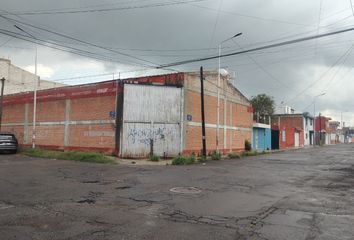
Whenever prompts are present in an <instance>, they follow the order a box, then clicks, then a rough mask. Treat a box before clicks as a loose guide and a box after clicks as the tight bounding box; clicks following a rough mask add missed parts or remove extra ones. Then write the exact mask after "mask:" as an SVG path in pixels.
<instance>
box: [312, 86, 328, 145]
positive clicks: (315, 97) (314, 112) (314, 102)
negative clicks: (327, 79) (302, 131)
mask: <svg viewBox="0 0 354 240" xmlns="http://www.w3.org/2000/svg"><path fill="white" fill-rule="evenodd" d="M324 95H326V93H321V94H319V95H317V96H314V98H313V145H314V146H315V145H317V144H316V99H317V98H318V97H321V96H324Z"/></svg>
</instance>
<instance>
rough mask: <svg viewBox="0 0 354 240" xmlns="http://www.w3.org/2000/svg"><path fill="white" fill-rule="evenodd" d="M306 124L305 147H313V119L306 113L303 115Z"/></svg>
mask: <svg viewBox="0 0 354 240" xmlns="http://www.w3.org/2000/svg"><path fill="white" fill-rule="evenodd" d="M302 116H303V122H304V146H310V145H313V140H314V139H313V136H314V134H313V117H312V116H311V115H310V114H309V113H308V112H305V113H303V114H302Z"/></svg>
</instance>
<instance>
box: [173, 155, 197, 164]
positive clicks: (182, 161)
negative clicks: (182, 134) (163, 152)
mask: <svg viewBox="0 0 354 240" xmlns="http://www.w3.org/2000/svg"><path fill="white" fill-rule="evenodd" d="M193 163H195V156H193V155H192V156H188V157H185V156H177V157H175V158H174V159H173V160H172V165H189V164H193Z"/></svg>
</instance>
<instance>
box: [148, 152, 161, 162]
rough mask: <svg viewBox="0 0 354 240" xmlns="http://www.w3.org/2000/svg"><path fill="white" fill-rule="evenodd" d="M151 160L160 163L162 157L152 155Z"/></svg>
mask: <svg viewBox="0 0 354 240" xmlns="http://www.w3.org/2000/svg"><path fill="white" fill-rule="evenodd" d="M149 160H150V161H152V162H158V161H160V157H159V156H156V155H155V154H153V155H150V159H149Z"/></svg>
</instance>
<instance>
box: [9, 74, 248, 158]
mask: <svg viewBox="0 0 354 240" xmlns="http://www.w3.org/2000/svg"><path fill="white" fill-rule="evenodd" d="M217 79H218V73H217V72H215V71H213V72H205V80H204V89H205V116H206V143H207V151H208V152H209V153H210V152H212V151H215V150H218V151H220V152H223V153H227V152H231V151H242V150H244V146H245V141H246V140H247V141H249V142H251V136H252V119H253V113H252V112H253V109H252V107H251V104H250V102H249V100H248V99H247V98H246V97H245V96H244V95H243V94H242V93H241V92H240V91H239V90H237V89H236V88H235V87H234V86H233V85H232V84H231V83H230V82H229V76H223V77H222V79H221V80H222V81H221V85H220V88H218V85H217V82H218V81H217ZM218 89H220V98H219V104H220V105H219V106H220V107H219V108H218V107H217V106H218V98H217V96H218ZM200 93H201V91H200V76H199V72H190V73H178V74H167V75H159V76H149V77H140V78H132V79H126V80H122V81H118V80H116V81H107V82H100V83H93V84H86V85H80V86H68V87H61V88H56V89H49V90H42V91H39V92H38V94H37V96H38V97H37V102H38V104H37V114H36V115H37V122H36V132H35V144H36V146H38V147H43V148H50V149H60V150H87V151H100V152H107V153H112V152H115V153H117V154H119V155H120V156H121V157H131V158H140V157H146V156H148V155H149V154H150V153H152V152H153V153H154V154H156V155H159V156H166V157H170V156H175V155H178V154H192V153H194V154H196V155H199V154H200V152H201V149H202V128H201V126H202V123H201V101H200ZM218 109H219V110H218ZM32 112H33V93H31V92H29V93H21V94H14V95H8V96H5V98H4V115H3V123H4V124H3V129H4V130H5V131H9V132H14V133H15V134H16V135H17V137H18V139H19V142H20V144H21V145H24V146H29V145H31V143H32V141H33V139H32V136H33V133H32V127H33V121H32V119H33V115H32ZM218 112H219V114H218ZM218 115H219V122H218V121H217V119H218V117H217V116H218Z"/></svg>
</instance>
